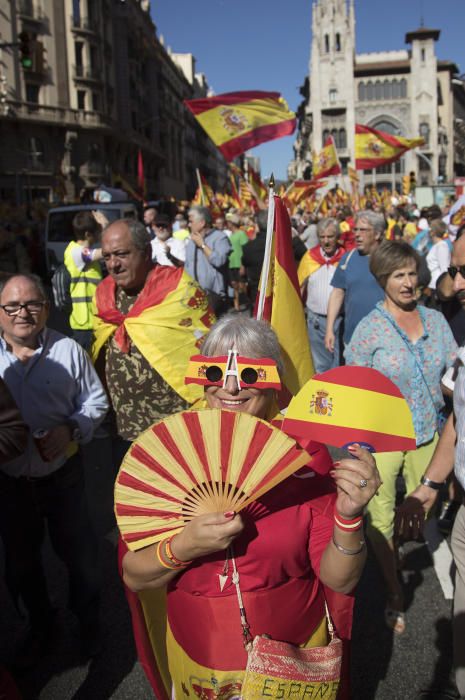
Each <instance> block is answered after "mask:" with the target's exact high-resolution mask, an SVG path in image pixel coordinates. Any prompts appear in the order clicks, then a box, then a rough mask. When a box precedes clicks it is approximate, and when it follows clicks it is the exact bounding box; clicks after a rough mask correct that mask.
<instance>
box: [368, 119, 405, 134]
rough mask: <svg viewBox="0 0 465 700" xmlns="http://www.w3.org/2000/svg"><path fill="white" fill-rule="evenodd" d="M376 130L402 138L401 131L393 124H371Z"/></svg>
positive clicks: (380, 122)
mask: <svg viewBox="0 0 465 700" xmlns="http://www.w3.org/2000/svg"><path fill="white" fill-rule="evenodd" d="M370 126H373V128H374V129H378V131H386V133H388V134H393V135H394V136H400V134H399V129H398V128H397V127H396V126H395V125H394V124H393V123H392V122H387V121H379V122H376V124H370Z"/></svg>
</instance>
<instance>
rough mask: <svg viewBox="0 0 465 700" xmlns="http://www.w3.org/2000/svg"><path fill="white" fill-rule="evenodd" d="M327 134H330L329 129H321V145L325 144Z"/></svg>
mask: <svg viewBox="0 0 465 700" xmlns="http://www.w3.org/2000/svg"><path fill="white" fill-rule="evenodd" d="M329 135H330V131H329V129H325V130H324V131H323V146H324V145H325V143H326V141H327V139H328V137H329Z"/></svg>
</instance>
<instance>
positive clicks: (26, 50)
mask: <svg viewBox="0 0 465 700" xmlns="http://www.w3.org/2000/svg"><path fill="white" fill-rule="evenodd" d="M18 39H19V55H20V57H19V60H20V62H21V65H22V67H23V68H24V70H30V69H31V68H32V55H31V37H30V36H29V34H28V32H21V34H20V35H19V37H18Z"/></svg>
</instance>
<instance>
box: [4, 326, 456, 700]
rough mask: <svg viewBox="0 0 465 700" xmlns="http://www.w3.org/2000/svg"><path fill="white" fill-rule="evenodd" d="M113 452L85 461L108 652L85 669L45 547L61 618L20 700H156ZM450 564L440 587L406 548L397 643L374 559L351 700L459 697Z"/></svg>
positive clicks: (423, 551)
mask: <svg viewBox="0 0 465 700" xmlns="http://www.w3.org/2000/svg"><path fill="white" fill-rule="evenodd" d="M59 321H60V319H58V322H57V319H56V318H53V319H52V322H51V324H50V325H52V323H53V325H54V326H57V327H60V325H61V324H60V322H59ZM111 448H112V446H111V442H110V440H109V438H101V439H98V440H94V441H93V442H92V443H91V444H90V445H88V446H86V447H85V448H84V455H83V456H84V464H85V474H86V488H87V493H88V500H89V507H90V512H91V518H92V522H93V525H94V528H95V530H96V532H97V535H98V537H99V540H100V543H101V557H102V566H103V602H102V625H103V633H104V649H103V652H102V654H101V655H100V656H99V657H97V658H95V659H94V660H93V661H92V662H90V663H82V662H81V661H80V659H79V645H78V639H77V630H76V622H75V620H74V618H73V616H72V614H71V613H70V612H68V611H67V610H66V591H67V580H66V571H65V569H64V567H63V565H62V563H61V562H60V561H59V560H58V559H57V558H56V556H55V555H54V553H53V552H52V550H51V548H50V545H49V543H48V542H46V543H45V545H44V557H45V561H46V567H47V572H48V577H49V582H50V592H51V596H52V599H53V603H54V605H55V606H56V607H57V608H58V610H59V612H58V616H57V622H56V629H55V638H54V641H53V644H52V646H51V648H50V649H48V650H45V653H44V656H43V659H42V660H41V663H40V665H39V666H38V667H37V668H35V669H33V670H31V671H29V672H28V673H23V674H22V675H21V677H17V681H18V684H19V686H20V688H21V691H22V693H23V697H24V700H106V699H107V698H114V699H115V700H150V699H152V698H153V697H154V696H153V694H152V691H151V689H150V686H149V684H148V682H147V680H146V679H145V676H144V673H143V671H142V669H141V667H140V666H139V664H138V662H137V659H136V654H135V649H134V644H133V640H132V634H131V625H130V619H129V614H128V610H127V607H126V602H125V598H124V592H123V589H122V586H121V583H120V580H119V575H118V571H117V566H116V538H117V536H116V529H115V526H114V517H113V506H112V484H113V479H114V469H113V466H112V449H111ZM429 540H430V542H431V544H430V546H431V549H432V550H433V551H435V552H436V553H437V552H438V551H441V552H442V554H444V552H445V551H446V550H447V551H448V545H447V542H445V541H443V542H442V544H441V547H439V544H440V542H441V540H440V538H438V537H436V535H435V531H434V523H433V525H432V527H431V528H430V532H429ZM444 548H445V549H444ZM446 554H447V552H446ZM435 557H436V554H435ZM436 559H437V557H436ZM449 562H450V555H449V558H447V556H446V557H445V558H444V556H442V558H440V559H438V560H437V566H438V567H440V569H439V570H440V577H441V579H442V583H441V582H440V580H439V578H438V574H437V572H436V570H435V568H434V566H433V557H432V554H431V551H430V549H429V548H428V547H427V545H426V544H419V543H411V544H408V545H407V546H406V557H405V566H404V574H403V576H404V585H405V593H406V599H407V605H408V609H407V629H406V632H405V634H404V635H402V636H401V637H395V636H394V635H393V633H392V632H391V631H390V630H389V629H388V628H387V627H386V626H385V624H384V619H383V610H384V593H383V584H382V580H381V577H380V574H379V571H378V569H377V566H376V564H375V563H374V561H373V557H372V555H371V554H370V553H369V558H368V562H367V566H366V568H365V571H364V574H363V577H362V580H361V582H360V584H359V587H358V592H357V603H356V609H355V620H354V632H353V644H352V697H353V699H354V700H420V699H423V700H447V699H448V698H453V697H455V695H454V694H452V691H451V681H450V678H451V654H452V652H451V625H450V618H451V600H450V599H448V598H449V596H450V590H451V578H450V575H451V572H450V571H449V570H448V569H449ZM2 567H3V557H2V552H1V551H0V660H1V661H4V662H6V663H7V664H8V662H11V661H12V659H13V656H14V652H15V650H16V649H17V648H18V645H19V644H20V642H21V639H22V636H23V635H24V631H25V622H24V620H23V618H22V617H21V616H20V615H19V614H18V612H17V611H16V610H15V608H14V607H13V605H12V602H11V600H10V599H9V597H8V594H7V591H6V589H5V586H4V584H3V577H2ZM441 567H442V569H441ZM446 596H447V597H446ZM2 700H3V699H2Z"/></svg>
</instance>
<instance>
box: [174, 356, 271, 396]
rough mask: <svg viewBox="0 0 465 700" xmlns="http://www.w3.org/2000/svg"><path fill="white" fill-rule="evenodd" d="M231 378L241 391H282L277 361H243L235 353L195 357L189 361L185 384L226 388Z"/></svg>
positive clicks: (244, 359) (264, 359)
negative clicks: (246, 389)
mask: <svg viewBox="0 0 465 700" xmlns="http://www.w3.org/2000/svg"><path fill="white" fill-rule="evenodd" d="M229 376H233V377H236V380H237V384H238V386H239V389H242V388H252V387H255V388H257V389H277V390H278V391H279V390H280V389H281V380H280V378H279V374H278V368H277V366H276V362H275V361H274V360H270V359H268V358H266V357H265V358H259V359H256V358H251V357H242V356H241V355H238V354H237V352H236V351H235V350H230V351H229V353H228V355H221V356H219V357H206V356H205V355H193V356H192V357H191V358H190V360H189V365H188V367H187V373H186V378H185V380H184V381H185V383H186V384H202V385H203V386H222V387H223V388H224V387H225V386H226V382H227V379H228V377H229Z"/></svg>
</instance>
